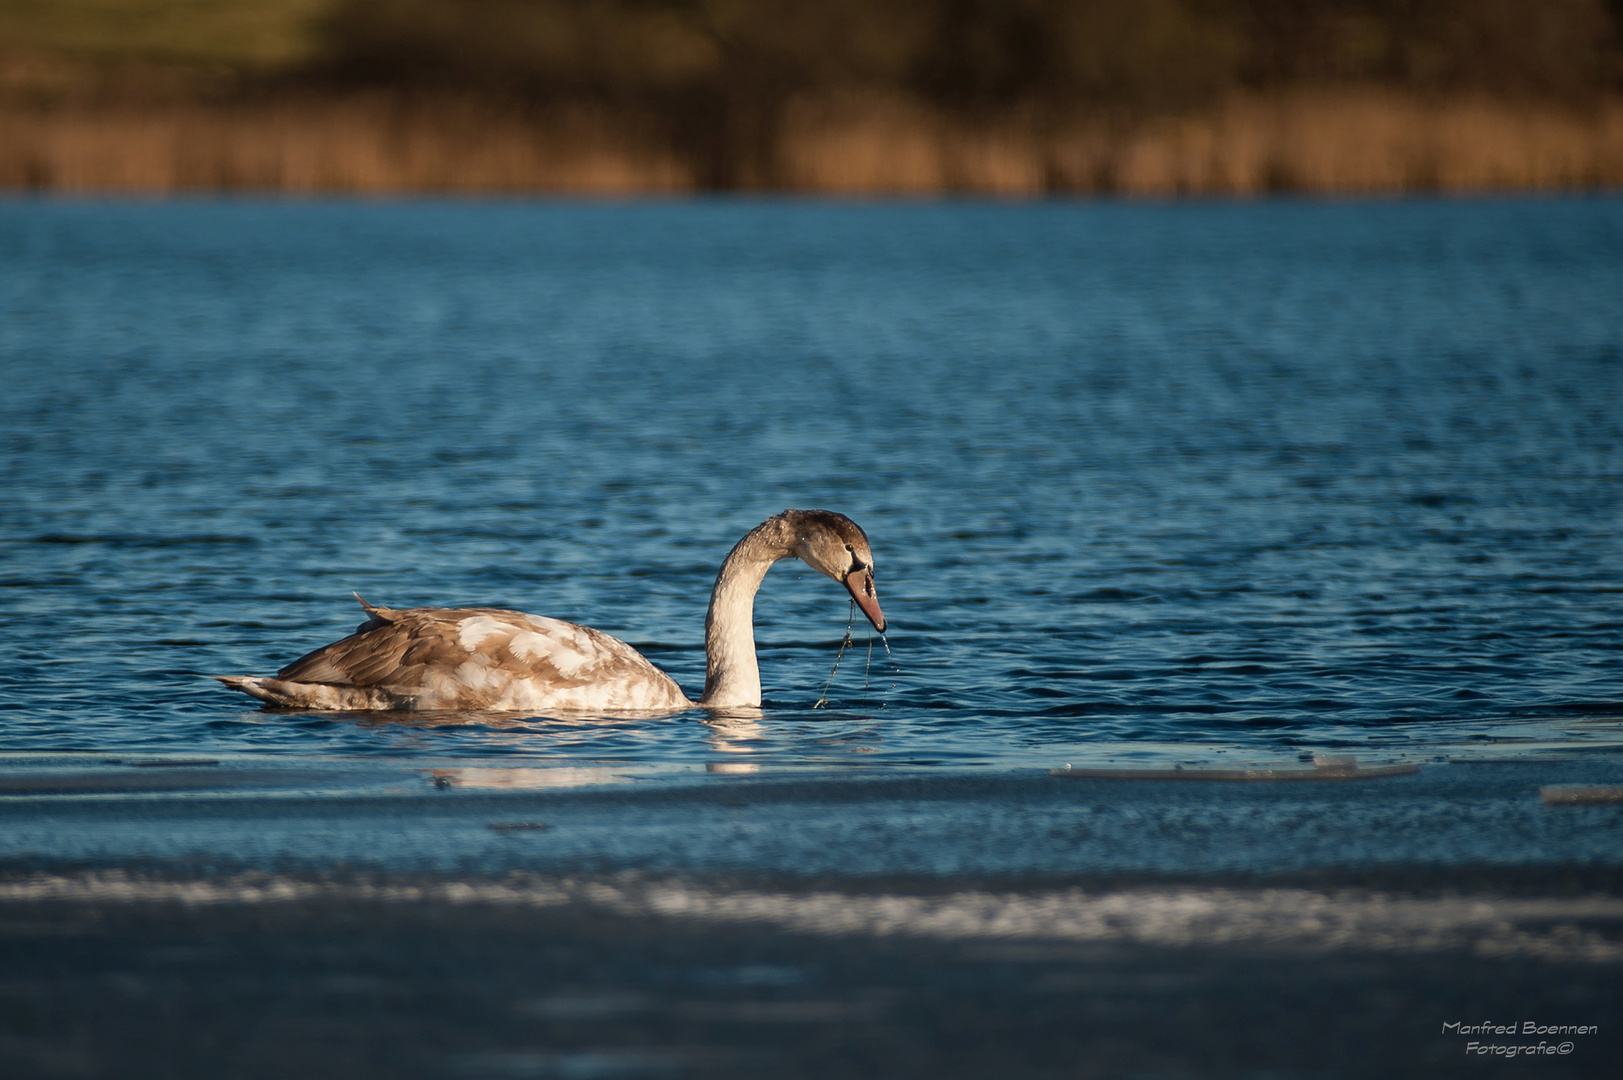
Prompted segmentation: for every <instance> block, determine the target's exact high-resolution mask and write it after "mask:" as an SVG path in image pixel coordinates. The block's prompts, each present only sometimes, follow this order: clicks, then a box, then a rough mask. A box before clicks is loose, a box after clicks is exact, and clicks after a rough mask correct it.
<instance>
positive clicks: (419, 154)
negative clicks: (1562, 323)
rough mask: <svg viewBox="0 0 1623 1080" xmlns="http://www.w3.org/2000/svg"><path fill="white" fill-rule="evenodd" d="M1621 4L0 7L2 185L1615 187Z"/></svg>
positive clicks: (121, 3) (1137, 190)
mask: <svg viewBox="0 0 1623 1080" xmlns="http://www.w3.org/2000/svg"><path fill="white" fill-rule="evenodd" d="M1620 110H1623V6H1620V3H1619V2H1617V0H1493V2H1492V3H1487V2H1484V0H1426V2H1424V3H1416V2H1414V0H1020V2H1019V3H1013V2H1010V0H0V186H3V187H8V188H14V189H15V188H40V189H52V190H69V191H147V192H164V191H196V190H203V191H207V190H234V189H258V190H268V191H357V192H394V191H401V192H404V191H425V190H427V191H467V192H520V191H543V192H581V193H594V194H597V193H601V194H616V193H630V192H649V193H658V192H672V191H695V190H707V191H713V190H788V191H801V192H817V193H844V194H853V195H860V194H882V193H912V194H929V193H938V192H979V193H987V194H998V195H1010V196H1021V195H1039V194H1044V193H1050V192H1119V193H1125V194H1134V195H1166V194H1173V193H1189V194H1245V193H1251V192H1263V191H1303V192H1340V191H1345V192H1378V191H1411V190H1439V191H1489V190H1507V189H1514V190H1540V189H1549V188H1596V187H1613V186H1617V185H1619V184H1620V182H1623V150H1620V139H1623V135H1620V130H1619V129H1620V120H1619V116H1620Z"/></svg>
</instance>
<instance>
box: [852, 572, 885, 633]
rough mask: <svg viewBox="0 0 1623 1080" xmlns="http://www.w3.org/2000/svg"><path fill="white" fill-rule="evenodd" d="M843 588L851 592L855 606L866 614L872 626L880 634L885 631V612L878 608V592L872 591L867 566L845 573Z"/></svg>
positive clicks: (871, 577)
mask: <svg viewBox="0 0 1623 1080" xmlns="http://www.w3.org/2000/svg"><path fill="white" fill-rule="evenodd" d="M845 589H846V591H847V592H849V593H850V594H851V599H853V600H855V601H856V602H857V607H859V608H861V609H862V613H863V614H864V615H866V616H868V621H869V622H871V623H873V628H874V629H875V630H877V631H879V632H880V633H881V634H883V633H884V632H885V613H884V612H883V611H880V610H879V594H878V593H876V592H874V588H873V571H872V570H869V569H868V568H867V567H863V568H862V569H861V570H853V571H851V572H850V573H849V574H847V575H845Z"/></svg>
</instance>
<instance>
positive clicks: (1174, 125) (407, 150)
mask: <svg viewBox="0 0 1623 1080" xmlns="http://www.w3.org/2000/svg"><path fill="white" fill-rule="evenodd" d="M772 161H773V171H774V175H772V176H769V177H766V178H764V181H763V182H764V184H765V186H771V187H776V188H779V189H782V190H789V191H800V192H807V193H819V194H837V195H853V196H855V195H897V194H900V195H933V194H940V193H950V192H970V193H981V194H991V195H998V196H1010V197H1025V196H1038V195H1043V194H1049V193H1070V192H1076V193H1088V192H1111V193H1119V194H1126V195H1133V196H1171V195H1252V194H1258V193H1264V192H1271V191H1300V192H1309V193H1378V192H1405V191H1444V192H1470V191H1550V190H1573V189H1595V188H1608V187H1617V186H1620V185H1623V100H1619V99H1609V100H1605V101H1603V102H1600V103H1598V104H1594V105H1591V106H1589V107H1586V108H1577V107H1563V106H1558V105H1552V104H1534V103H1516V102H1507V101H1504V100H1499V99H1493V98H1489V97H1471V98H1466V97H1456V98H1452V99H1446V100H1423V99H1420V98H1417V97H1414V96H1407V95H1403V94H1400V93H1395V92H1391V91H1382V90H1342V91H1335V92H1331V91H1322V92H1305V91H1296V92H1292V93H1285V94H1278V95H1271V96H1261V95H1253V96H1233V97H1230V98H1228V99H1226V100H1225V101H1224V102H1223V103H1221V104H1220V105H1218V106H1216V107H1214V108H1211V109H1208V110H1204V111H1200V112H1192V113H1188V114H1184V115H1179V116H1160V117H1150V118H1137V119H1133V118H1128V117H1125V116H1121V115H1116V116H1110V115H1085V114H1077V115H1075V116H1072V117H1069V118H1065V119H1061V120H1056V119H1054V118H1053V117H1051V116H1049V117H1046V118H1045V117H1042V116H1039V115H1038V114H1036V113H1033V112H1011V113H1006V114H1004V115H1002V116H999V117H995V118H982V119H980V120H966V119H964V118H963V117H961V116H957V115H950V114H947V113H944V112H941V111H939V110H934V109H931V108H929V107H927V106H925V105H922V104H919V103H917V102H913V101H909V100H905V99H899V98H885V97H875V96H858V95H848V96H843V97H834V96H823V97H820V98H816V99H805V100H800V101H796V102H793V103H791V105H790V106H789V108H788V109H787V110H786V112H785V114H784V116H783V118H782V123H781V124H780V125H779V128H778V137H777V140H776V144H775V151H774V154H773V155H772ZM700 175H701V172H700V170H698V169H697V168H695V167H694V165H693V164H692V163H691V162H688V161H685V160H684V159H683V158H682V157H681V155H680V154H679V153H677V152H676V151H675V150H673V149H672V148H671V147H670V145H669V144H668V143H667V142H665V141H663V140H662V139H661V138H660V137H659V136H658V134H657V132H656V131H655V130H654V129H652V128H649V127H641V126H638V125H637V124H636V123H634V122H631V121H628V120H626V119H625V118H624V117H621V116H618V115H615V114H611V113H607V112H591V111H583V110H580V109H576V110H571V111H551V112H523V111H519V110H513V109H507V110H504V109H502V108H499V107H496V106H493V105H489V104H485V103H480V102H476V101H446V100H432V101H424V100H416V101H412V100H405V99H399V98H390V97H386V96H381V95H379V96H366V97H354V98H347V99H342V100H335V101H321V100H308V101H303V102H297V103H277V104H265V105H234V106H206V105H200V104H188V105H172V106H146V107H141V108H135V107H127V108H122V109H120V108H112V107H100V108H97V107H91V106H76V107H58V108H56V109H52V110H39V109H28V108H25V107H21V106H10V107H7V108H5V109H4V110H0V187H5V188H10V189H45V190H53V191H65V192H141V193H171V192H187V191H223V190H260V191H279V192H296V193H314V192H367V193H389V192H399V193H405V192H430V191H443V192H491V193H497V192H555V193H579V194H602V195H617V194H642V193H665V192H680V191H690V190H693V189H695V188H696V186H697V184H698V180H697V177H698V176H700Z"/></svg>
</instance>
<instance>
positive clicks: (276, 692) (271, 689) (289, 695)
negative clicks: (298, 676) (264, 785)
mask: <svg viewBox="0 0 1623 1080" xmlns="http://www.w3.org/2000/svg"><path fill="white" fill-rule="evenodd" d="M213 678H215V679H218V680H219V681H220V682H222V683H224V684H225V685H226V686H229V687H230V688H231V689H233V690H240V691H241V692H242V693H244V694H247V695H249V696H250V697H256V698H258V699H259V700H260V701H263V702H265V703H266V704H269V705H279V706H281V707H282V708H287V709H367V710H370V709H399V708H409V707H410V703H409V702H407V701H400V700H396V699H395V695H392V694H389V693H388V692H387V691H386V690H383V689H382V688H381V687H368V686H333V685H330V684H328V683H307V682H292V681H290V680H287V679H271V678H266V677H264V676H260V675H215V676H213Z"/></svg>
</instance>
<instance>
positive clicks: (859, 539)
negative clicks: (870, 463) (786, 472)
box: [783, 510, 885, 634]
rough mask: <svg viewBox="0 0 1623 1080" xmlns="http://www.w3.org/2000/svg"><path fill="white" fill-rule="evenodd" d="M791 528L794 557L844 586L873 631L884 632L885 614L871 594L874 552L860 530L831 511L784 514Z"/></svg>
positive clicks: (876, 594)
mask: <svg viewBox="0 0 1623 1080" xmlns="http://www.w3.org/2000/svg"><path fill="white" fill-rule="evenodd" d="M783 517H784V518H785V519H786V520H787V521H788V522H789V524H790V525H791V526H792V527H793V528H794V535H795V541H794V553H795V555H797V556H798V557H799V558H801V559H802V560H804V561H805V563H806V565H808V566H810V567H812V568H813V569H815V570H817V571H818V572H819V573H822V574H827V575H828V576H829V577H831V578H833V579H834V580H835V581H838V582H840V583H841V584H842V585H844V586H845V588H846V591H847V592H849V593H850V594H851V599H853V600H855V601H856V602H857V607H859V608H861V609H862V613H863V614H864V615H866V616H868V621H869V622H871V623H873V626H874V629H875V630H878V631H879V632H880V633H881V634H883V633H884V632H885V613H884V612H882V611H880V610H879V594H878V593H877V592H875V591H874V582H873V551H872V550H871V549H869V547H868V534H867V533H865V532H863V531H862V526H860V525H858V524H857V523H856V522H854V521H852V520H851V519H850V518H848V517H846V516H845V515H844V514H836V513H834V512H833V511H832V510H785V511H784V512H783Z"/></svg>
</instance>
